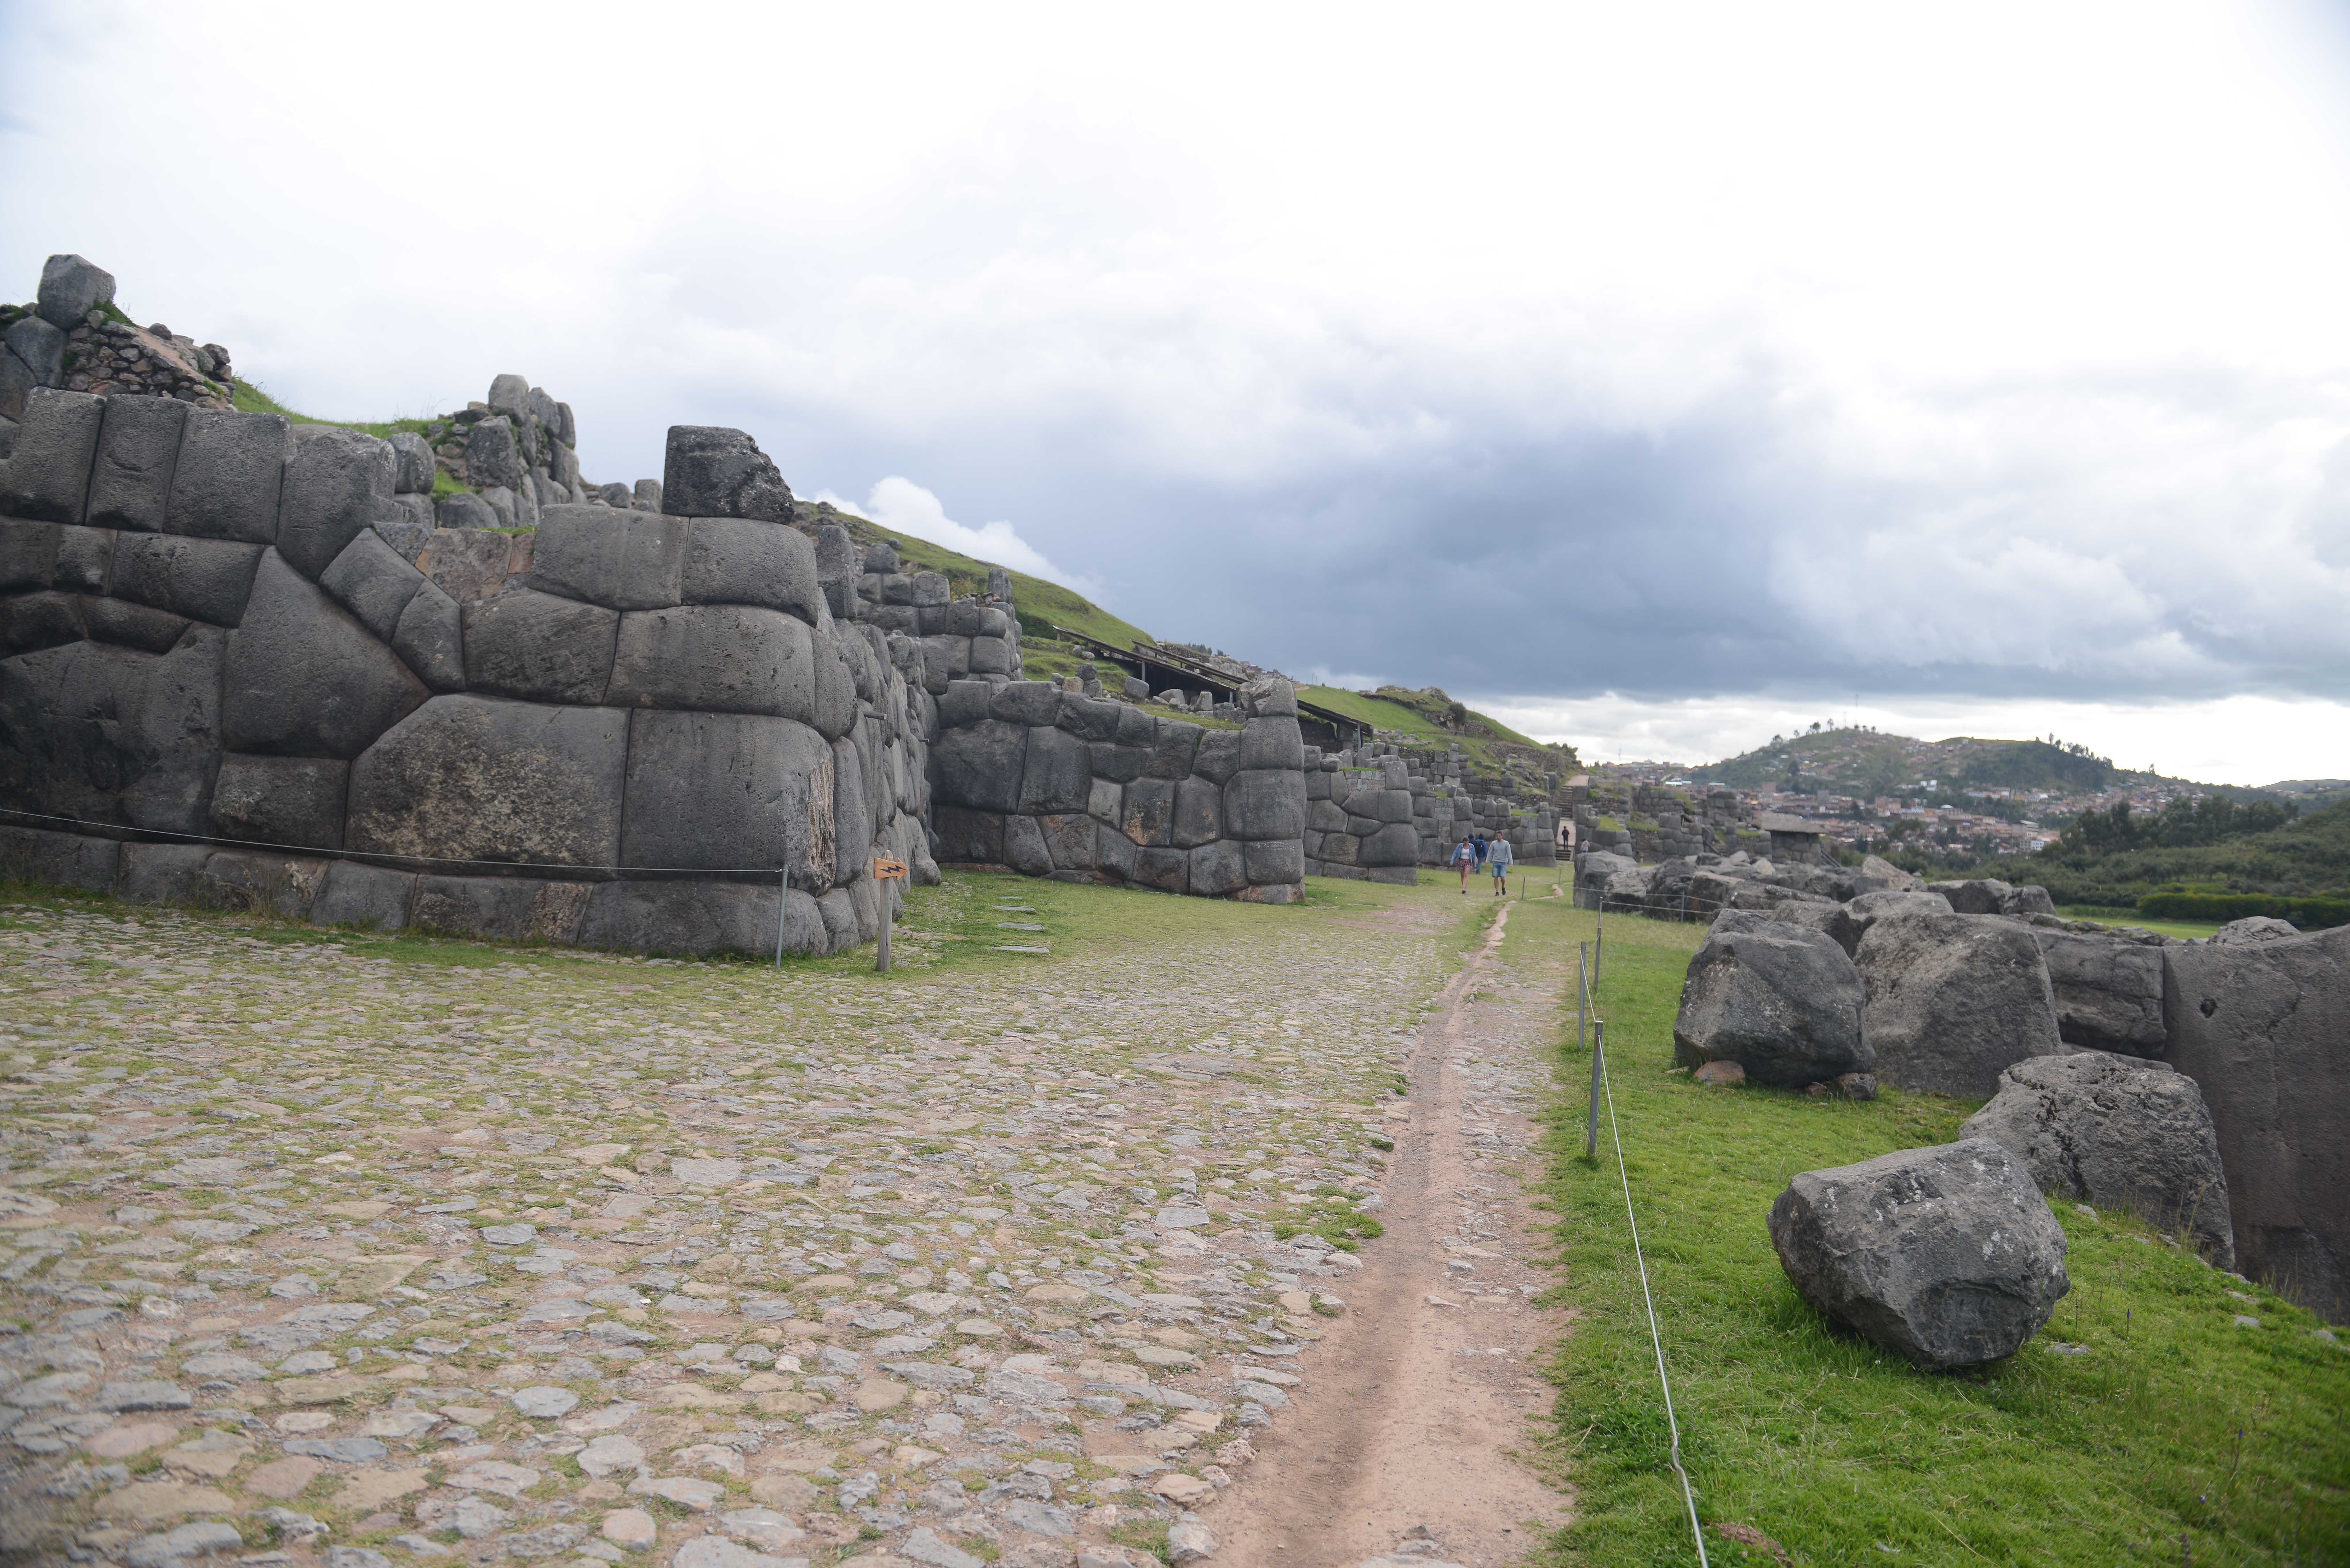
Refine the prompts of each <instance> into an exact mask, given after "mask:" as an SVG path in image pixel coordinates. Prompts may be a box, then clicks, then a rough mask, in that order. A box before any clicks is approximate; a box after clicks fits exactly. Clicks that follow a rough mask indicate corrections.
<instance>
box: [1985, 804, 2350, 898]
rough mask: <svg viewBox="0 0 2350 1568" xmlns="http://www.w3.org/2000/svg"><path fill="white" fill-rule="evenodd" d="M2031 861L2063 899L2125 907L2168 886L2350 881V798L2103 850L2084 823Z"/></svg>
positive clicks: (2312, 888)
mask: <svg viewBox="0 0 2350 1568" xmlns="http://www.w3.org/2000/svg"><path fill="white" fill-rule="evenodd" d="M2030 865H2031V867H2032V869H2033V877H2034V878H2035V879H2036V880H2038V881H2040V882H2042V883H2044V884H2045V885H2046V887H2047V888H2048V890H2049V892H2050V894H2051V895H2053V896H2054V898H2055V899H2056V901H2057V902H2058V903H2060V904H2106V905H2112V906H2116V907H2123V908H2126V907H2129V906H2132V905H2135V904H2136V903H2137V900H2138V898H2140V897H2141V896H2143V895H2145V894H2147V893H2151V892H2156V891H2158V890H2161V889H2164V888H2178V889H2183V890H2188V891H2210V892H2229V893H2275V894H2282V895H2287V896H2303V895H2308V894H2313V893H2326V892H2336V891H2342V890H2345V889H2350V801H2343V802H2341V803H2339V804H2337V805H2329V806H2327V807H2326V808H2325V809H2324V810H2323V811H2317V812H2312V813H2311V814H2310V815H2307V816H2304V817H2303V818H2302V819H2301V820H2300V821H2298V822H2291V823H2287V824H2285V825H2284V826H2281V827H2274V828H2271V829H2269V830H2268V831H2266V832H2262V833H2248V834H2244V835H2241V836H2236V837H2231V838H2225V839H2222V840H2220V842H2219V843H2217V844H2193V845H2182V846H2175V847H2150V848H2143V849H2129V850H2123V851H2119V852H2112V853H2105V854H2099V853H2097V852H2095V851H2094V850H2092V849H2091V848H2090V847H2089V846H2087V844H2086V843H2085V840H2084V836H2083V835H2082V834H2081V833H2080V831H2079V830H2078V828H2075V829H2073V830H2068V831H2067V832H2066V834H2065V835H2064V837H2063V838H2060V839H2058V840H2057V841H2056V842H2055V843H2054V844H2052V845H2050V846H2048V847H2047V848H2045V849H2043V850H2042V851H2041V852H2040V853H2039V854H2037V855H2035V856H2033V857H2032V859H2031V862H2030Z"/></svg>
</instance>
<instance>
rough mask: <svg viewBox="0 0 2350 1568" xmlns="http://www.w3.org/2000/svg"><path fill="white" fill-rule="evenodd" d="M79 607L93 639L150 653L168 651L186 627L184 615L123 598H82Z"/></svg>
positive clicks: (186, 621)
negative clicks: (130, 601) (151, 607)
mask: <svg viewBox="0 0 2350 1568" xmlns="http://www.w3.org/2000/svg"><path fill="white" fill-rule="evenodd" d="M81 607H82V624H83V625H84V627H85V628H87V629H88V633H89V635H90V636H91V637H92V638H94V639H97V640H98V641H99V642H119V643H120V644H121V645H122V646H123V647H125V648H137V649H144V650H145V651H147V652H149V653H165V652H169V651H170V650H171V649H172V645H173V644H174V643H177V642H178V641H179V640H180V639H181V637H182V636H183V635H184V634H185V633H186V631H187V629H188V626H189V622H188V618H186V617H185V616H177V615H173V614H172V613H171V612H170V611H168V610H159V609H150V608H149V607H147V606H145V605H134V604H130V603H129V602H127V601H125V600H122V599H84V600H82V601H81Z"/></svg>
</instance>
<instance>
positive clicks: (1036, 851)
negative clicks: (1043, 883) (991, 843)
mask: <svg viewBox="0 0 2350 1568" xmlns="http://www.w3.org/2000/svg"><path fill="white" fill-rule="evenodd" d="M1003 863H1004V864H1005V865H1007V866H1009V867H1012V868H1013V869H1014V871H1017V872H1020V873H1021V874H1022V875H1024V876H1028V877H1047V876H1050V875H1051V874H1052V871H1053V853H1052V851H1051V850H1049V849H1047V848H1045V830H1044V829H1043V828H1042V827H1041V826H1038V824H1037V821H1036V819H1035V817H1033V816H1007V817H1005V818H1004V819H1003Z"/></svg>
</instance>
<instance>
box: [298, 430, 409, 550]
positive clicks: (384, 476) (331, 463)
mask: <svg viewBox="0 0 2350 1568" xmlns="http://www.w3.org/2000/svg"><path fill="white" fill-rule="evenodd" d="M397 472H399V463H398V462H397V460H396V459H395V458H394V457H393V455H392V451H391V445H390V442H388V441H378V440H376V439H375V437H373V436H369V435H361V434H360V433H359V431H347V430H339V429H337V428H334V427H332V426H321V425H304V426H302V427H300V429H299V430H297V431H296V435H295V445H294V455H293V456H292V457H291V458H290V459H288V460H287V461H286V480H285V484H284V487H283V489H282V490H281V492H280V493H279V497H278V503H277V553H278V554H279V555H280V556H283V557H285V560H286V564H287V565H288V566H292V567H293V568H294V569H295V570H296V571H297V572H300V573H301V574H302V575H303V576H306V577H309V578H311V579H313V580H316V579H317V576H318V574H319V573H321V572H323V571H325V570H326V569H327V568H328V566H331V565H332V564H333V563H334V559H335V557H336V556H339V555H341V554H342V553H343V550H344V547H345V546H347V545H349V544H350V542H351V541H352V540H353V539H355V538H357V537H358V536H359V535H360V534H361V533H362V532H364V531H365V530H366V529H367V526H368V525H369V524H371V523H373V522H374V521H375V520H376V519H377V518H379V517H382V516H385V515H388V514H390V513H391V512H392V511H393V510H394V508H393V506H392V504H391V484H392V479H393V476H394V475H395V474H396V473H397Z"/></svg>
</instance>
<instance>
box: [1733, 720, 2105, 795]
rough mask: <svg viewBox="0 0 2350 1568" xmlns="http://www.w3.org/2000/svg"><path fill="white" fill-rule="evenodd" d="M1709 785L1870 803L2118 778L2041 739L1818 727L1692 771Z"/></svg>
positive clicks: (2086, 786)
mask: <svg viewBox="0 0 2350 1568" xmlns="http://www.w3.org/2000/svg"><path fill="white" fill-rule="evenodd" d="M1697 771H1698V773H1699V774H1700V776H1702V777H1703V778H1704V779H1706V780H1707V781H1708V782H1709V783H1713V784H1731V785H1735V786H1736V787H1738V788H1740V789H1760V788H1762V787H1763V786H1764V785H1766V784H1774V785H1777V786H1778V787H1780V788H1782V789H1784V788H1787V787H1788V786H1789V785H1790V784H1800V785H1801V787H1803V788H1804V789H1819V790H1823V791H1825V792H1826V793H1829V794H1857V795H1860V796H1862V797H1863V798H1866V799H1874V798H1875V797H1876V796H1877V795H1882V794H1921V793H1927V792H1926V790H1925V786H1924V781H1926V780H1928V779H1932V780H1933V781H1934V782H1935V785H1936V786H1937V787H1938V788H1939V789H1940V790H1946V791H1947V790H1955V789H1964V788H1975V789H1991V788H2002V787H2003V788H2007V789H2044V790H2057V791H2064V792H2066V793H2074V792H2090V791H2098V790H2104V789H2106V788H2109V787H2110V786H2111V785H2112V784H2114V783H2115V782H2116V780H2118V779H2121V778H2124V777H2126V776H2128V775H2126V774H2123V773H2121V772H2120V771H2119V770H2117V769H2116V768H2115V766H2114V764H2113V763H2111V762H2109V761H2107V760H2106V758H2104V757H2099V756H2095V755H2092V754H2091V753H2089V751H2088V749H2087V748H2086V747H2083V746H2067V745H2063V744H2058V743H2054V742H2048V741H1987V740H1982V739H1980V738H1978V737H1976V736H1972V735H1954V736H1951V737H1950V739H1948V740H1942V741H1931V742H1929V741H1919V740H1915V739H1912V738H1911V737H1909V736H1908V735H1887V734H1884V733H1881V732H1877V731H1875V730H1822V731H1817V732H1810V733H1804V734H1797V735H1792V736H1788V737H1785V738H1783V739H1775V740H1773V742H1772V743H1771V744H1770V745H1767V746H1758V747H1757V748H1755V749H1754V750H1753V751H1751V752H1748V753H1744V754H1742V755H1740V756H1735V757H1731V758H1729V759H1727V760H1725V761H1722V762H1719V763H1711V764H1709V765H1707V766H1706V767H1703V768H1701V769H1699V770H1697Z"/></svg>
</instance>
